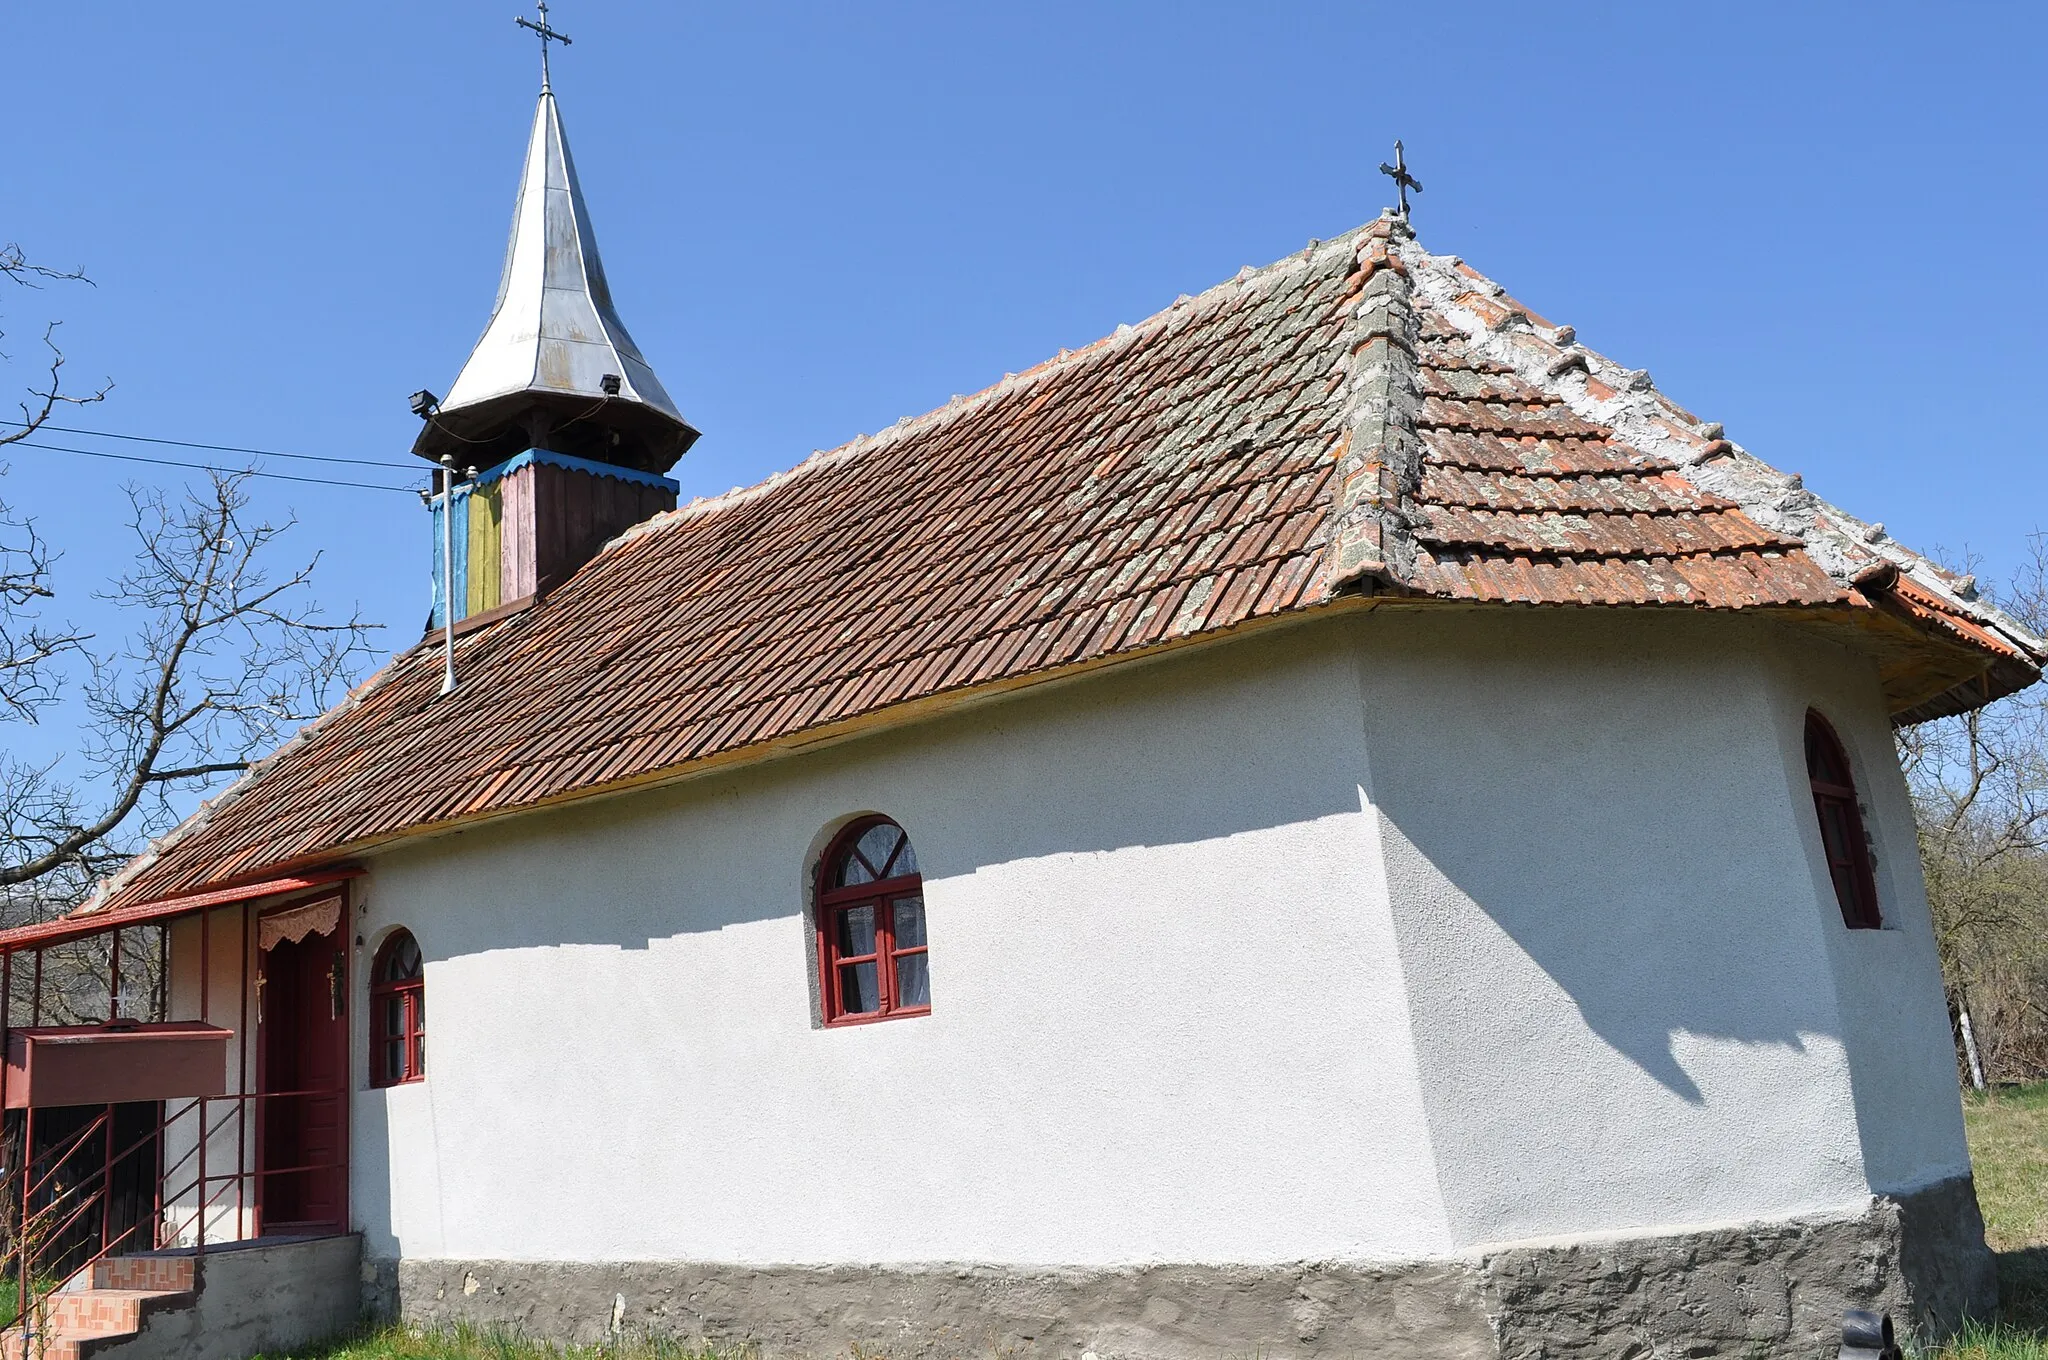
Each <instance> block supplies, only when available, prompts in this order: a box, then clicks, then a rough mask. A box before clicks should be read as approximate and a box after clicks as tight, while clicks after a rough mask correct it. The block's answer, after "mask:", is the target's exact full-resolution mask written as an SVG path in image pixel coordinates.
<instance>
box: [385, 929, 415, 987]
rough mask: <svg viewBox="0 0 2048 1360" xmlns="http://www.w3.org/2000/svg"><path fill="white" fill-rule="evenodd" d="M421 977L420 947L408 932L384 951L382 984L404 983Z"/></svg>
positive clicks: (398, 937) (397, 938)
mask: <svg viewBox="0 0 2048 1360" xmlns="http://www.w3.org/2000/svg"><path fill="white" fill-rule="evenodd" d="M419 975H420V947H419V945H418V943H417V942H416V941H414V939H413V938H412V935H411V934H410V933H409V932H408V933H406V934H402V935H399V936H397V937H396V938H394V939H393V940H392V941H391V943H390V944H389V945H387V946H386V947H385V950H384V968H383V972H382V974H381V975H380V976H379V978H378V981H380V982H404V981H405V980H407V979H408V978H416V977H418V976H419Z"/></svg>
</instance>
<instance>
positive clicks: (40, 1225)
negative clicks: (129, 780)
mask: <svg viewBox="0 0 2048 1360" xmlns="http://www.w3.org/2000/svg"><path fill="white" fill-rule="evenodd" d="M219 911H233V912H234V913H235V914H236V916H237V917H238V918H239V920H238V921H237V923H236V924H237V925H238V926H239V935H240V939H239V946H240V947H239V949H237V951H236V957H237V959H238V960H239V966H238V967H237V968H236V970H235V977H234V984H233V985H234V991H235V1002H234V1008H235V1011H236V1018H237V1024H236V1026H235V1029H234V1031H233V1034H234V1039H233V1040H232V1042H233V1043H234V1049H235V1051H234V1054H233V1062H232V1067H233V1072H232V1077H233V1080H232V1082H231V1083H230V1085H231V1088H232V1089H230V1090H228V1091H227V1092H225V1093H224V1094H221V1095H207V1096H195V1097H192V1098H189V1099H182V1100H176V1101H161V1102H152V1103H154V1104H155V1107H156V1108H155V1109H154V1111H153V1112H151V1116H150V1117H149V1118H148V1120H147V1122H146V1123H144V1122H142V1121H141V1120H139V1119H135V1118H133V1117H132V1116H131V1118H130V1120H129V1121H128V1122H129V1124H130V1129H129V1131H130V1133H133V1134H134V1136H132V1137H127V1138H120V1137H117V1132H116V1126H117V1124H120V1123H121V1122H122V1114H121V1111H122V1110H123V1109H124V1108H134V1107H124V1106H121V1105H116V1104H108V1105H105V1106H104V1107H96V1108H95V1107H85V1108H84V1109H80V1108H79V1107H72V1108H71V1109H69V1110H68V1111H66V1112H65V1117H66V1118H67V1119H68V1120H69V1121H71V1122H74V1123H78V1124H79V1126H78V1127H76V1128H66V1129H65V1130H64V1131H63V1132H61V1133H59V1134H57V1135H56V1136H55V1137H54V1138H46V1139H45V1144H46V1145H45V1146H42V1147H38V1146H37V1131H36V1130H37V1123H38V1120H37V1114H38V1111H37V1109H36V1108H35V1107H34V1106H33V1105H28V1106H27V1107H25V1108H23V1109H22V1110H21V1111H20V1115H19V1125H18V1131H17V1130H16V1129H14V1128H10V1129H9V1130H8V1132H9V1135H10V1138H9V1152H8V1156H9V1157H10V1158H17V1157H18V1158H19V1162H18V1165H15V1166H12V1167H9V1168H0V1196H4V1197H5V1199H7V1200H11V1201H13V1202H12V1203H10V1204H6V1206H5V1208H6V1210H7V1212H5V1213H4V1216H0V1230H4V1231H6V1232H7V1234H8V1237H9V1239H10V1240H8V1241H7V1242H6V1243H5V1246H4V1249H0V1280H5V1281H7V1282H8V1283H11V1284H12V1285H13V1291H12V1292H13V1293H14V1295H15V1298H14V1302H15V1304H16V1311H15V1320H14V1321H13V1322H12V1323H11V1324H9V1325H8V1326H7V1327H6V1328H5V1329H0V1334H4V1335H9V1336H12V1335H19V1336H20V1337H21V1343H20V1345H21V1350H20V1352H19V1354H20V1355H21V1356H22V1357H23V1360H29V1357H32V1356H35V1355H37V1354H38V1353H39V1350H40V1347H39V1345H38V1344H37V1343H38V1342H39V1341H40V1340H42V1338H40V1337H39V1336H38V1335H37V1334H38V1332H40V1331H41V1330H42V1329H41V1327H40V1326H39V1325H38V1319H40V1318H43V1317H45V1316H46V1315H47V1311H48V1309H47V1305H48V1299H49V1297H50V1295H51V1294H53V1293H55V1292H56V1291H57V1290H59V1289H61V1288H63V1287H64V1286H65V1285H66V1284H68V1283H70V1282H72V1281H75V1280H78V1279H80V1278H84V1279H86V1280H90V1279H91V1277H92V1276H91V1272H92V1270H93V1268H94V1267H95V1266H96V1265H98V1264H99V1263H100V1262H101V1261H104V1260H106V1259H107V1258H108V1257H110V1256H113V1255H116V1254H118V1253H123V1252H134V1251H144V1250H156V1249H165V1248H184V1249H189V1250H192V1251H194V1252H201V1253H203V1252H205V1251H206V1250H207V1248H208V1247H209V1246H210V1245H211V1246H219V1245H223V1244H225V1243H229V1242H237V1241H244V1240H247V1239H249V1238H252V1237H256V1236H259V1235H260V1234H261V1233H262V1231H263V1204H264V1199H265V1195H264V1189H265V1186H266V1183H267V1182H270V1181H271V1180H272V1178H275V1177H280V1176H307V1175H333V1176H335V1177H337V1178H339V1182H340V1184H341V1186H342V1187H344V1195H345V1186H346V1176H347V1144H346V1142H345V1141H344V1142H343V1143H342V1144H341V1152H340V1155H339V1156H338V1157H337V1158H335V1159H333V1160H329V1161H321V1162H311V1163H307V1164H304V1165H297V1164H294V1165H289V1166H266V1165H265V1164H264V1156H263V1151H264V1149H263V1143H264V1127H265V1125H266V1124H267V1123H268V1122H269V1121H268V1120H266V1119H265V1118H264V1111H265V1110H266V1109H269V1108H271V1106H269V1105H267V1104H266V1103H265V1102H274V1101H279V1100H293V1099H306V1098H308V1097H317V1096H336V1095H339V1096H341V1097H342V1098H343V1101H344V1108H345V1102H346V1093H347V1088H348V1065H347V1063H346V1061H343V1062H342V1064H341V1075H340V1079H339V1082H338V1084H337V1085H336V1086H334V1087H317V1088H307V1089H303V1090H297V1089H293V1090H278V1091H260V1090H252V1089H251V1087H252V1085H255V1084H259V1083H257V1082H252V1079H251V1071H250V1068H251V1063H252V1056H251V1055H252V1052H253V1051H254V1049H255V1047H256V1045H255V1042H254V1040H255V1038H256V1033H255V1031H254V1030H253V1029H252V1027H251V1025H250V1023H249V1022H250V1009H251V1006H252V1004H253V1005H255V1006H256V1007H257V1010H258V1017H257V1018H258V1022H259V1024H260V1020H261V1014H260V1013H261V1002H260V999H258V998H257V996H256V993H257V990H258V988H257V986H256V985H255V984H256V982H257V978H256V974H255V964H256V961H257V960H256V952H255V951H254V950H253V949H252V947H251V946H252V945H253V944H254V943H255V941H254V939H253V933H254V929H253V927H254V921H255V917H256V914H257V910H256V907H255V905H254V904H252V903H249V902H236V903H224V904H221V905H218V906H207V907H204V908H202V909H199V910H197V911H195V912H193V913H192V914H193V915H196V916H197V917H198V928H197V931H196V934H197V936H198V955H199V957H198V966H197V969H196V970H195V971H196V974H197V979H196V980H197V996H196V1002H195V1003H194V1004H190V1005H188V1006H186V1007H180V1009H193V1010H196V1011H197V1016H196V1018H197V1019H198V1020H200V1021H202V1022H207V1021H209V1019H210V1012H211V1010H212V1001H213V995H212V992H213V977H212V971H213V970H212V963H213V929H214V919H213V918H214V916H215V914H216V913H217V912H219ZM341 928H342V929H344V930H345V929H346V917H345V916H344V918H343V924H342V926H341ZM126 929H127V930H130V931H135V930H144V929H146V930H152V931H153V932H154V933H155V937H156V938H155V941H154V946H155V947H154V950H153V951H151V950H150V949H148V948H145V949H143V950H142V951H140V952H139V957H140V960H141V962H140V964H139V965H137V963H136V960H137V958H138V952H137V951H134V950H132V949H131V950H130V951H129V952H128V955H127V957H128V960H129V971H131V972H139V973H140V974H141V979H140V980H141V981H142V983H143V984H144V985H143V986H141V987H139V988H137V987H130V988H129V989H128V992H127V996H128V997H129V998H131V999H141V1000H142V1001H143V1005H142V1006H140V1007H135V1008H134V1009H140V1010H143V1011H144V1012H145V1013H144V1014H142V1015H134V1014H130V1015H125V1016H124V1015H122V1008H123V998H124V993H123V988H124V983H126V982H128V981H129V980H130V979H126V978H124V976H123V971H124V969H123V949H122V944H123V941H122V932H123V927H121V926H118V925H117V926H113V927H110V929H109V932H108V933H109V934H110V936H111V938H110V939H109V941H108V944H107V952H106V957H107V975H106V978H105V986H104V989H103V990H100V989H99V988H98V987H97V984H95V985H94V987H92V988H89V989H83V990H86V991H88V992H89V993H90V994H89V995H88V996H87V997H86V998H85V999H86V1000H88V1001H90V1000H95V999H103V1000H104V1002H105V1005H106V1008H107V1015H108V1019H109V1020H112V1019H114V1018H116V1017H119V1018H121V1019H124V1020H138V1021H139V1020H164V1019H167V1018H169V1015H170V1012H171V1010H172V1009H173V1006H172V997H173V990H174V989H173V982H172V967H171V965H172V957H171V943H170V940H171V935H170V926H169V924H168V922H154V923H151V924H150V925H148V926H134V925H131V926H128V927H126ZM90 938H92V937H86V939H90ZM83 942H84V941H81V940H79V939H77V938H73V939H70V940H65V941H62V942H59V943H57V944H55V945H38V946H37V947H35V948H34V949H33V951H32V952H33V967H32V969H31V970H30V973H29V977H28V980H27V982H28V985H27V988H26V990H27V992H28V995H27V996H26V997H24V998H18V997H17V991H18V990H20V987H19V983H20V981H21V979H20V978H19V976H18V973H17V970H16V967H15V957H14V953H15V952H29V951H0V1055H4V1054H8V1053H11V1052H13V1045H14V1036H13V1031H14V1030H15V1029H18V1028H24V1027H36V1026H40V1025H42V1024H43V1023H45V1016H46V1014H47V1007H46V1006H45V1000H46V995H45V992H46V986H47V984H48V982H49V978H48V976H47V975H48V972H49V970H48V969H47V968H46V960H45V958H44V954H45V952H46V950H47V949H50V948H60V949H61V948H66V947H76V946H77V945H79V944H81V943H83ZM68 962H70V963H72V964H73V965H74V966H73V968H72V972H71V975H70V986H71V987H72V989H73V994H71V995H68V996H66V998H65V999H66V1001H67V1003H68V1008H69V1009H71V1010H73V1011H74V1015H73V1016H71V1017H68V1018H71V1019H76V1018H77V1016H76V1014H75V1012H76V1010H77V1005H76V1004H75V1003H77V1002H78V1001H79V1000H80V998H79V997H78V996H77V995H76V994H75V993H76V992H77V991H78V990H81V989H80V988H79V987H78V976H79V974H78V970H77V968H76V966H75V964H76V960H75V958H74V959H72V960H68ZM188 977H189V974H188ZM17 1000H23V1001H26V1003H27V1005H26V1009H27V1012H28V1021H27V1026H23V1025H22V1023H21V1021H20V1020H19V1019H17V1015H18V1011H17V1004H16V1003H17ZM337 1005H339V1002H337ZM9 1079H10V1073H8V1072H7V1071H6V1070H5V1069H0V1105H4V1103H5V1102H6V1098H7V1084H8V1081H9ZM223 1106H225V1107H226V1108H225V1109H223V1108H222V1107H223ZM87 1111H90V1113H89V1114H88V1113H87ZM135 1112H136V1113H139V1109H137V1110H136V1111H135ZM10 1113H11V1112H10ZM52 1113H53V1112H51V1111H44V1114H45V1117H46V1119H47V1118H48V1117H49V1116H50V1115H51V1114H52ZM81 1119H82V1122H79V1121H80V1120H81ZM344 1119H345V1115H344ZM12 1122H13V1121H12V1120H10V1123H12ZM137 1127H140V1128H141V1130H142V1131H141V1132H139V1133H135V1129H136V1128H137ZM223 1137H230V1138H232V1139H233V1142H234V1168H233V1170H231V1171H230V1170H226V1169H216V1167H215V1166H213V1165H210V1158H212V1157H213V1156H214V1155H215V1154H217V1153H218V1152H219V1149H218V1148H217V1146H216V1145H217V1144H218V1142H219V1141H220V1140H221V1139H222V1138H223ZM117 1142H118V1143H119V1146H117ZM174 1150H175V1158H174V1160H167V1159H168V1158H172V1157H173V1153H174ZM124 1173H125V1175H126V1177H127V1179H128V1180H129V1181H131V1182H134V1181H138V1180H140V1178H141V1177H144V1176H146V1177H147V1185H148V1193H147V1194H146V1196H144V1195H135V1194H131V1195H130V1197H129V1198H130V1202H127V1203H125V1204H122V1203H118V1202H117V1201H119V1200H120V1199H121V1191H122V1190H123V1189H124V1188H125V1189H127V1190H129V1191H131V1192H132V1191H133V1189H134V1186H133V1185H130V1186H128V1187H122V1186H120V1185H118V1184H117V1181H119V1180H120V1179H122V1177H123V1175H124ZM144 1200H146V1206H145V1204H144V1203H143V1202H142V1201H144ZM95 1218H96V1220H97V1221H95ZM117 1220H126V1221H117Z"/></svg>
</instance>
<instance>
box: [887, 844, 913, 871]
mask: <svg viewBox="0 0 2048 1360" xmlns="http://www.w3.org/2000/svg"><path fill="white" fill-rule="evenodd" d="M916 872H917V852H916V851H915V850H912V849H911V848H910V837H908V836H905V837H904V838H903V842H902V844H900V845H898V846H897V847H896V863H895V865H894V866H893V867H892V868H891V869H890V870H889V877H891V878H901V877H903V876H904V875H905V874H914V873H916Z"/></svg>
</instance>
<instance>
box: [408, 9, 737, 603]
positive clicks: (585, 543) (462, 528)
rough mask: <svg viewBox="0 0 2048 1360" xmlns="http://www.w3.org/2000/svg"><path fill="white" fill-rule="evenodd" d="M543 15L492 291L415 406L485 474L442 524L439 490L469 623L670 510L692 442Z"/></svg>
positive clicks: (427, 452) (442, 450)
mask: <svg viewBox="0 0 2048 1360" xmlns="http://www.w3.org/2000/svg"><path fill="white" fill-rule="evenodd" d="M540 15H541V17H540V21H539V22H538V23H535V22H533V21H531V20H527V19H521V20H519V22H520V23H521V24H522V25H524V26H525V27H527V28H530V29H533V30H534V31H535V32H536V33H538V34H539V35H540V39H541V57H542V68H541V70H542V74H541V91H540V102H539V105H538V107H537V108H536V109H535V110H534V116H533V131H532V133H531V135H530V136H529V138H528V140H527V145H526V165H525V168H524V169H523V170H522V171H521V173H520V177H519V193H518V197H517V198H516V200H515V201H514V203H513V208H512V234H511V239H510V240H509V241H508V242H507V244H506V247H505V268H504V272H503V273H502V275H501V276H500V277H499V281H498V299H497V302H496V304H495V305H494V306H493V307H492V309H491V319H490V322H489V323H488V324H487V325H486V326H485V327H484V333H483V336H482V338H481V339H479V340H478V341H477V342H476V348H475V349H474V350H472V351H471V352H470V356H469V360H468V362H467V363H465V364H464V365H463V366H462V371H461V373H460V374H458V375H457V376H456V379H455V385H454V386H453V387H451V388H450V389H449V390H448V396H447V398H446V399H445V400H443V401H440V402H438V403H435V402H434V401H433V399H432V398H431V396H428V395H427V394H424V393H423V394H421V398H422V399H419V400H416V404H415V409H416V410H417V411H419V412H420V414H421V415H422V416H423V418H424V421H425V423H424V425H423V426H422V428H421V430H420V434H419V438H418V439H417V440H416V441H415V442H414V444H413V452H414V453H416V454H418V455H420V456H421V457H422V458H427V459H431V460H434V461H436V462H439V461H441V460H442V459H443V458H444V457H452V458H453V459H454V461H455V464H456V465H457V466H458V467H462V468H475V469H479V470H480V471H479V472H478V473H477V475H476V476H475V477H474V478H473V479H471V480H470V481H469V482H468V483H467V484H459V485H458V486H457V487H456V488H455V491H454V494H453V496H452V498H450V503H451V506H452V512H453V514H452V519H453V523H452V524H451V525H449V526H447V527H446V528H444V527H443V526H442V524H441V523H440V518H441V514H442V500H441V498H439V497H437V498H436V499H435V502H434V516H435V521H436V523H435V532H434V541H435V554H436V559H437V560H436V563H435V609H434V624H435V626H439V625H440V624H442V623H443V622H445V621H446V619H445V616H444V615H443V613H442V601H441V594H442V589H441V584H440V583H441V582H442V580H443V579H445V575H447V574H452V575H453V577H454V578H455V580H454V588H453V591H452V593H453V595H454V600H455V612H454V617H455V619H456V620H458V621H459V620H461V619H463V618H466V617H470V616H473V615H476V614H479V613H482V612H485V611H486V610H491V609H496V608H499V607H501V606H504V605H509V604H513V603H517V602H519V601H521V600H524V599H527V598H530V597H532V596H534V595H537V594H541V593H544V592H546V591H547V590H549V589H551V588H552V587H554V586H555V585H558V584H560V582H561V581H562V580H564V579H565V578H566V577H567V576H568V575H569V574H570V573H571V572H573V571H575V570H576V568H578V567H580V566H582V565H583V564H584V563H585V562H587V561H589V560H590V558H591V557H592V556H594V555H595V554H596V552H597V550H598V548H600V547H601V546H603V544H604V542H605V540H607V539H609V538H611V537H613V536H614V535H616V534H618V533H621V532H623V531H624V530H626V529H628V528H631V527H632V526H633V525H634V524H637V523H639V522H640V521H641V520H644V519H646V518H648V517H649V516H651V515H653V514H656V513H658V512H660V511H662V510H671V509H674V508H675V503H676V492H677V485H676V483H675V482H673V481H671V480H669V479H668V478H667V477H666V476H664V475H663V474H664V473H666V472H667V471H668V470H669V469H670V468H671V467H673V466H674V465H675V462H676V460H677V459H679V458H681V457H682V456H683V454H684V453H685V452H686V451H688V449H689V447H690V445H691V444H692V443H694V442H695V441H696V439H697V431H696V430H695V429H693V428H692V427H691V425H690V423H689V422H688V421H687V420H685V419H683V416H682V412H680V411H678V410H677V409H676V404H675V402H674V401H673V400H672V399H671V398H670V397H669V394H668V391H667V389H666V388H664V387H663V386H662V385H661V380H660V379H659V378H657V377H655V376H654V370H653V369H652V368H650V367H648V364H647V361H646V359H644V358H642V357H641V354H640V348H639V346H637V345H635V344H634V343H633V337H632V336H631V335H630V334H628V333H627V331H626V327H625V323H623V322H622V321H620V320H619V315H618V312H617V310H616V309H615V308H614V306H613V304H612V295H611V289H610V287H609V286H608V285H607V283H606V282H605V276H604V264H603V262H602V261H601V260H600V259H599V258H598V253H597V237H596V234H595V233H594V232H593V231H592V229H591V225H590V212H589V209H588V208H587V207H585V205H584V201H583V188H582V185H581V184H580V183H579V182H578V180H577V177H576V163H575V161H574V160H573V159H571V157H570V155H569V142H568V138H567V137H566V136H565V135H564V133H563V131H562V115H561V110H560V108H559V107H558V106H557V104H556V101H555V94H554V90H553V88H552V86H551V82H550V80H549V78H548V73H547V47H548V44H549V43H551V42H561V43H567V42H568V41H569V39H568V38H567V37H565V36H563V35H562V34H561V33H559V32H558V31H556V30H555V29H553V28H550V27H549V26H548V22H547V7H546V5H545V4H543V5H541V7H540ZM444 541H448V542H450V543H452V547H453V552H452V556H453V558H454V561H453V571H452V573H444V571H443V566H442V563H441V562H440V561H439V557H440V554H441V551H442V544H443V542H444Z"/></svg>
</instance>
